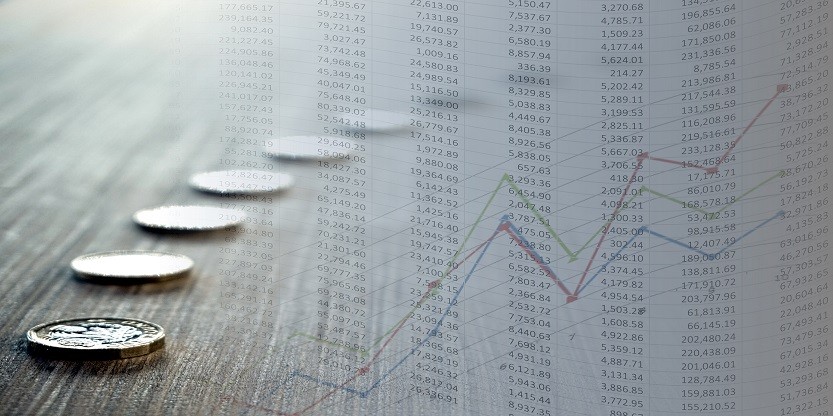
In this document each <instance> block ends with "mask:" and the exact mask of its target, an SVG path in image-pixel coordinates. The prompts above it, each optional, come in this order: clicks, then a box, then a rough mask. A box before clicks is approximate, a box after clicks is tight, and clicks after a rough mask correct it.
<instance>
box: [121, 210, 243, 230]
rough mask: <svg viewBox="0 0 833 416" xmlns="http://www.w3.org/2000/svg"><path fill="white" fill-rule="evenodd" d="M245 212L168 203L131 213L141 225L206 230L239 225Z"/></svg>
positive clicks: (160, 228) (163, 228)
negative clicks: (167, 204)
mask: <svg viewBox="0 0 833 416" xmlns="http://www.w3.org/2000/svg"><path fill="white" fill-rule="evenodd" d="M245 218H246V213H244V212H243V211H239V210H234V209H226V208H217V207H208V206H201V205H169V206H163V207H158V208H151V209H144V210H141V211H138V212H136V213H135V214H133V221H134V222H136V223H137V224H139V225H141V226H142V227H146V228H153V229H158V230H165V231H208V230H219V229H223V228H229V227H234V226H236V225H239V224H240V223H241V222H243V220H244V219H245Z"/></svg>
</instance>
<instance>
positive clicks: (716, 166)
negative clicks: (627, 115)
mask: <svg viewBox="0 0 833 416" xmlns="http://www.w3.org/2000/svg"><path fill="white" fill-rule="evenodd" d="M787 90H789V85H787V84H779V85H778V87H777V88H776V89H775V94H774V95H773V96H772V98H770V99H769V100H767V102H766V104H764V106H763V107H762V108H761V109H760V110H759V111H758V113H757V114H755V117H753V118H752V120H751V121H750V122H749V124H747V125H746V127H744V129H743V131H741V133H740V134H739V135H738V137H736V138H735V139H734V140H732V142H731V143H730V144H729V148H728V149H726V151H725V152H724V153H723V155H722V156H720V158H718V159H717V160H716V161H715V163H714V165H712V166H710V167H703V166H701V165H698V164H693V163H690V162H682V161H677V160H671V159H665V158H659V157H654V156H651V155H650V154H649V153H642V154H641V155H639V156H637V157H636V160H637V163H636V168H634V170H633V173H631V176H630V178H629V179H628V184H627V186H625V190H624V191H623V192H622V196H621V197H620V198H619V203H618V204H616V208H615V209H614V210H613V214H611V215H610V221H609V222H608V223H607V225H605V228H604V230H603V231H602V236H601V237H599V241H598V242H597V243H596V248H595V249H594V250H593V254H592V255H591V256H590V260H589V261H588V262H587V266H585V268H584V272H583V273H582V274H581V279H579V281H578V284H577V285H576V290H575V292H573V294H572V295H570V296H567V303H570V302H574V301H575V300H576V299H578V293H579V291H581V287H582V285H583V284H584V279H585V278H586V277H587V274H588V273H590V268H591V267H593V262H594V261H595V260H596V256H597V255H598V254H599V249H600V248H601V247H602V243H604V241H605V238H606V237H607V232H608V231H609V230H610V226H611V224H613V219H614V218H616V215H617V214H618V213H619V211H621V210H622V201H624V200H625V196H626V195H627V194H628V193H629V191H630V189H631V186H633V183H634V180H635V179H636V175H637V174H638V173H639V171H640V170H642V166H643V164H644V163H645V161H646V160H654V161H657V162H663V163H671V164H674V165H678V166H682V167H686V168H693V169H700V170H704V171H706V173H709V174H714V173H717V172H718V169H719V168H720V165H722V164H723V162H725V161H726V160H727V158H728V157H729V155H730V154H731V153H732V151H733V150H735V147H737V145H738V143H740V141H741V140H742V139H743V138H744V136H746V133H747V132H749V130H750V129H752V126H754V125H755V123H757V122H758V119H760V118H761V115H763V114H764V112H765V111H766V110H767V109H768V108H769V107H770V106H771V105H772V103H773V102H775V100H776V99H777V98H778V96H779V95H781V93H783V92H786V91H787Z"/></svg>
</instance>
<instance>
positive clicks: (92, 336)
mask: <svg viewBox="0 0 833 416" xmlns="http://www.w3.org/2000/svg"><path fill="white" fill-rule="evenodd" d="M26 339H27V341H28V345H29V350H30V351H32V352H34V353H36V354H41V355H47V356H51V357H54V358H72V359H86V360H113V359H119V358H130V357H138V356H140V355H145V354H149V353H151V352H153V351H156V350H158V349H159V348H162V347H163V346H164V345H165V330H164V329H162V327H161V326H159V325H156V324H154V323H151V322H147V321H142V320H139V319H124V318H76V319H66V320H61V321H55V322H49V323H45V324H41V325H38V326H36V327H34V328H32V329H30V330H29V331H28V332H26Z"/></svg>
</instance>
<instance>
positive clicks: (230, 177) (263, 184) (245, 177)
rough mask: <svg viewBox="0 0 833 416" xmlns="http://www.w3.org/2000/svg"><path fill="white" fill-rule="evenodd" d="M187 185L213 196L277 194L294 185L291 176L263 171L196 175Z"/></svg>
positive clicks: (217, 172)
mask: <svg viewBox="0 0 833 416" xmlns="http://www.w3.org/2000/svg"><path fill="white" fill-rule="evenodd" d="M189 183H190V184H191V186H192V187H194V188H195V189H198V190H200V191H204V192H211V193H215V194H248V193H266V192H277V191H281V190H284V189H286V188H289V187H290V186H292V184H294V183H295V180H294V179H293V178H292V176H291V175H289V174H286V173H273V172H268V171H265V170H219V171H214V172H203V173H198V174H196V175H194V176H192V177H191V179H190V181H189Z"/></svg>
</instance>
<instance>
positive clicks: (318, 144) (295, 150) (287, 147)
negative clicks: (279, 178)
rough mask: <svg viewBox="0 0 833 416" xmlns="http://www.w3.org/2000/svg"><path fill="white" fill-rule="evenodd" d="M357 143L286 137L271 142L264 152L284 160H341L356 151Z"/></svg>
mask: <svg viewBox="0 0 833 416" xmlns="http://www.w3.org/2000/svg"><path fill="white" fill-rule="evenodd" d="M358 147H359V145H358V143H356V142H354V141H352V140H349V139H343V138H341V137H331V136H286V137H281V138H280V139H277V140H274V141H272V142H271V143H270V144H269V145H267V146H266V151H267V152H268V153H269V154H270V155H272V156H273V157H279V158H285V159H319V160H321V159H341V158H345V157H347V156H348V155H349V154H350V153H352V152H353V151H355V150H356V149H358Z"/></svg>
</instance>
